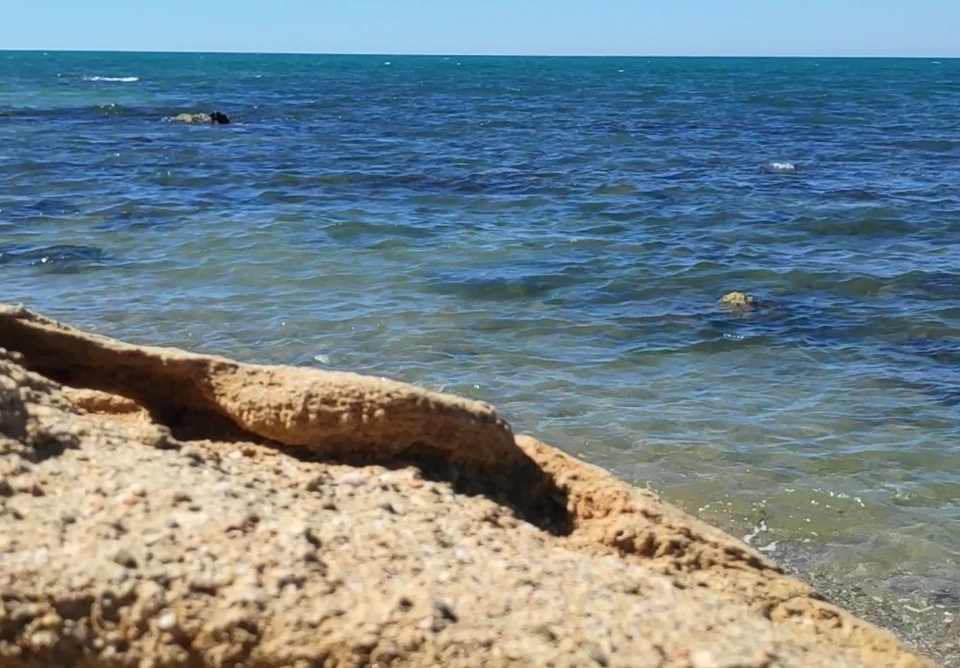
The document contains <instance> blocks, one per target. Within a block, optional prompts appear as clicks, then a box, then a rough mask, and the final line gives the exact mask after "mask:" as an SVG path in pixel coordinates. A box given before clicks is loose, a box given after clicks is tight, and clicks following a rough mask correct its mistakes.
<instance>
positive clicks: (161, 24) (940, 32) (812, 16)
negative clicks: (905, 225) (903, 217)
mask: <svg viewBox="0 0 960 668" xmlns="http://www.w3.org/2000/svg"><path fill="white" fill-rule="evenodd" d="M0 49H98V50H100V49H102V50H113V49H117V50H139V51H254V52H267V51H280V52H298V53H390V54H395V53H456V54H474V53H518V54H530V53H535V54H600V55H606V54H636V55H660V54H662V55H841V56H852V55H889V56H911V55H914V56H934V57H948V56H960V0H273V1H272V2H266V0H229V1H228V0H32V1H24V0H0Z"/></svg>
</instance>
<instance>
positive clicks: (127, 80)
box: [83, 77, 140, 83]
mask: <svg viewBox="0 0 960 668" xmlns="http://www.w3.org/2000/svg"><path fill="white" fill-rule="evenodd" d="M83 80H84V81H112V82H116V83H134V82H136V81H140V77H83Z"/></svg>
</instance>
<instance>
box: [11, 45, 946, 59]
mask: <svg viewBox="0 0 960 668" xmlns="http://www.w3.org/2000/svg"><path fill="white" fill-rule="evenodd" d="M0 53H136V54H173V55H235V56H242V55H245V56H360V57H378V58H379V57H392V58H402V57H413V58H431V57H432V58H638V59H640V58H775V59H814V58H824V59H838V60H839V59H864V60H927V59H932V60H958V59H960V54H958V55H955V56H944V55H923V54H920V55H876V54H873V55H868V54H844V55H841V54H750V53H743V54H734V53H717V54H710V53H704V54H680V53H678V54H664V53H651V54H636V53H523V52H508V51H504V52H489V53H444V52H414V51H410V52H389V51H343V52H334V51H253V50H250V51H234V50H227V49H224V50H219V49H214V50H209V51H198V50H190V49H184V50H181V49H147V50H143V49H100V48H74V49H64V48H55V49H44V48H26V49H6V48H0Z"/></svg>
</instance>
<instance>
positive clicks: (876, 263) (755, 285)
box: [0, 53, 960, 605]
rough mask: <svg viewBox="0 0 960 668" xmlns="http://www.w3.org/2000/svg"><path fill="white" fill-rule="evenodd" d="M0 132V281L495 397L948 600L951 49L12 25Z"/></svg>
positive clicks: (954, 557) (749, 526)
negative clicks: (83, 30) (749, 308)
mask: <svg viewBox="0 0 960 668" xmlns="http://www.w3.org/2000/svg"><path fill="white" fill-rule="evenodd" d="M214 108H216V109H220V110H222V111H225V112H227V113H228V114H230V115H231V116H232V117H233V118H234V120H235V121H236V122H235V123H234V124H232V125H229V126H221V127H214V126H192V125H185V124H180V123H174V122H169V121H166V120H164V119H165V118H167V117H170V116H173V115H175V114H177V113H180V112H195V111H210V110H212V109H214ZM0 147H2V150H0V300H2V301H5V302H24V303H25V304H27V305H28V306H30V307H31V308H34V309H36V310H40V311H42V312H45V313H48V314H50V315H52V316H55V317H58V318H63V319H66V320H68V321H69V322H71V323H75V324H77V325H80V326H83V327H87V328H93V329H96V330H97V331H100V332H103V333H107V334H110V335H114V336H118V337H122V338H125V339H130V340H135V341H140V342H150V343H159V344H169V345H175V346H182V347H186V348H189V349H193V350H197V351H206V352H218V353H224V354H228V355H232V356H237V357H240V358H243V359H247V360H253V361H261V362H279V363H287V364H301V365H312V366H317V367H324V368H345V369H351V370H357V371H361V372H367V373H375V374H382V375H387V376H391V377H395V378H399V379H402V380H406V381H410V382H414V383H418V384H420V385H423V386H426V387H430V388H434V389H444V390H449V391H453V392H457V393H461V394H464V395H467V396H471V397H475V398H479V399H484V400H487V401H490V402H492V403H494V404H495V405H496V406H498V407H499V408H500V409H501V411H502V412H503V413H504V414H505V415H506V416H507V417H508V418H509V419H510V420H511V422H512V423H513V424H514V426H515V428H516V429H517V430H520V431H525V432H530V433H533V434H535V435H537V436H539V437H541V438H543V439H544V440H546V441H548V442H551V443H554V444H556V445H558V446H560V447H562V448H564V449H566V450H568V451H570V452H572V453H575V454H577V455H579V456H581V457H584V458H586V459H588V460H590V461H593V462H595V463H598V464H600V465H602V466H604V467H607V468H609V469H610V470H612V471H614V472H615V473H616V474H617V475H619V476H621V477H623V478H625V479H628V480H630V481H633V482H635V483H637V484H639V485H645V486H646V485H649V486H650V487H652V488H654V489H656V490H659V491H661V492H662V493H663V494H664V495H665V496H666V497H667V498H668V499H670V500H673V501H675V502H677V503H679V504H681V505H683V506H684V507H685V508H687V509H688V510H690V511H691V512H694V513H696V514H698V515H700V516H701V517H704V518H705V519H707V520H709V521H711V522H715V523H718V524H720V525H722V526H724V527H727V528H729V529H731V530H733V531H736V532H738V533H739V535H747V534H750V535H751V539H752V541H753V543H754V544H755V545H759V546H764V547H770V549H771V554H772V556H774V558H777V557H778V556H781V555H782V556H783V557H784V558H786V557H787V556H788V555H787V554H786V553H784V552H783V550H784V549H786V548H785V547H783V546H786V545H789V544H791V543H793V544H804V545H807V546H808V547H809V548H810V549H816V550H819V551H820V553H821V554H822V555H824V559H825V561H826V562H827V563H829V564H831V565H832V566H831V569H832V572H833V573H834V574H835V575H836V576H837V577H839V578H843V577H848V578H855V579H857V580H858V581H861V582H862V581H869V582H873V583H877V586H878V587H882V586H886V585H884V583H887V584H888V585H889V587H891V588H894V589H895V588H897V587H899V588H900V590H899V591H904V590H908V591H910V592H911V593H916V592H919V593H921V594H924V595H927V594H929V596H930V597H931V598H930V600H933V601H945V602H947V603H950V604H952V605H955V604H956V603H957V601H958V600H960V598H958V596H960V594H958V592H957V590H956V587H957V585H956V583H957V582H958V581H960V422H958V414H960V61H948V60H944V61H931V60H736V59H731V60H713V59H536V58H516V59H510V58H461V57H451V58H436V57H433V58H415V57H307V56H302V57H295V56H224V55H141V54H64V53H50V54H43V53H29V54H26V53H0ZM730 290H746V291H749V292H751V293H754V294H756V295H758V296H760V297H762V298H763V299H765V300H767V301H768V302H769V303H770V306H769V308H764V309H759V310H756V311H754V312H750V313H733V312H730V311H727V310H725V309H723V308H721V307H720V306H719V305H718V304H717V300H718V298H719V297H720V296H721V295H722V294H724V293H725V292H728V291H730ZM758 527H759V529H760V531H759V532H758V531H757V528H758ZM775 541H776V542H777V544H778V545H780V546H781V547H777V546H776V545H774V546H771V545H770V544H771V543H773V542H775Z"/></svg>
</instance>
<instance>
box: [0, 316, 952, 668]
mask: <svg viewBox="0 0 960 668" xmlns="http://www.w3.org/2000/svg"><path fill="white" fill-rule="evenodd" d="M0 347H2V348H5V349H6V350H8V351H16V352H15V353H3V354H0V536H2V540H0V563H2V564H3V569H2V570H0V601H2V602H3V603H2V606H3V607H2V608H0V666H4V667H7V666H11V667H12V666H39V665H86V666H101V665H103V666H107V665H109V666H235V665H240V666H313V665H325V666H366V665H380V666H386V665H391V666H434V665H444V666H481V665H482V666H507V665H511V666H513V665H516V666H535V665H554V666H575V665H576V666H580V665H602V666H695V667H699V668H705V667H707V666H733V665H737V666H771V665H780V666H900V667H907V666H918V667H919V666H932V665H933V664H932V663H930V662H928V661H926V660H925V659H922V658H920V657H918V656H915V655H913V654H911V653H910V652H909V651H908V650H906V649H904V647H902V646H901V645H900V643H899V642H898V641H897V639H896V638H895V637H894V636H893V635H891V634H890V633H888V632H886V631H882V630H880V629H877V628H875V627H873V626H871V625H869V624H867V623H865V622H863V621H861V620H859V619H857V618H855V617H853V616H851V615H850V614H848V613H846V612H844V611H843V610H840V609H838V608H836V607H835V606H833V605H831V604H829V603H827V602H825V601H823V600H822V599H821V597H820V596H818V595H817V593H816V592H814V591H813V590H811V589H810V588H809V587H807V586H806V585H804V584H802V583H800V582H798V581H797V580H794V579H792V578H790V577H787V576H786V575H784V574H783V573H782V571H781V570H780V569H779V568H778V567H777V566H776V565H775V564H773V563H771V562H770V561H768V560H767V559H766V558H764V557H763V556H762V555H761V554H759V553H757V552H755V551H754V550H752V549H751V548H750V547H748V546H747V545H745V544H743V543H741V542H740V541H737V540H736V539H734V538H732V537H730V536H728V535H726V534H724V533H722V532H721V531H719V530H717V529H715V528H713V527H710V526H708V525H706V524H704V523H702V522H699V521H697V520H696V519H694V518H692V517H690V516H688V515H686V514H684V513H683V512H681V511H679V510H678V509H676V508H674V507H672V506H670V505H668V504H665V503H663V502H661V501H659V500H658V499H657V498H656V497H655V496H653V495H651V494H649V493H646V492H642V491H639V490H636V489H633V488H631V487H629V486H627V485H625V484H623V483H621V482H619V481H617V480H615V479H614V478H612V477H611V476H609V475H608V474H606V473H604V472H603V471H601V470H599V469H596V468H594V467H591V466H588V465H586V464H583V463H582V462H579V461H577V460H575V459H573V458H571V457H569V456H567V455H565V454H563V453H561V452H559V451H558V450H555V449H553V448H551V447H549V446H547V445H545V444H543V443H540V442H538V441H536V440H535V439H533V438H530V437H525V436H517V437H515V436H514V435H513V434H512V432H511V430H510V428H509V426H508V425H507V424H506V423H505V422H504V421H503V420H502V419H501V418H500V417H499V416H498V415H497V414H496V412H495V411H494V410H493V409H492V408H491V407H490V406H488V405H486V404H481V403H477V402H472V401H467V400H465V399H460V398H458V397H452V396H448V395H442V394H436V393H430V392H426V391H423V390H420V389H417V388H415V387H412V386H409V385H405V384H402V383H396V382H393V381H389V380H385V379H377V378H368V377H363V376H358V375H354V374H348V373H333V372H323V371H315V370H310V369H301V368H289V367H267V366H253V365H246V364H240V363H237V362H234V361H231V360H228V359H224V358H219V357H210V356H201V355H194V354H189V353H185V352H182V351H179V350H173V349H165V348H150V347H138V346H133V345H128V344H124V343H121V342H118V341H114V340H111V339H107V338H103V337H98V336H93V335H90V334H85V333H83V332H80V331H77V330H75V329H72V328H70V327H67V326H64V325H61V324H58V323H55V322H53V321H51V320H48V319H45V318H43V317H41V316H38V315H35V314H33V313H30V312H29V311H26V310H23V309H18V308H9V307H0Z"/></svg>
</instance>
